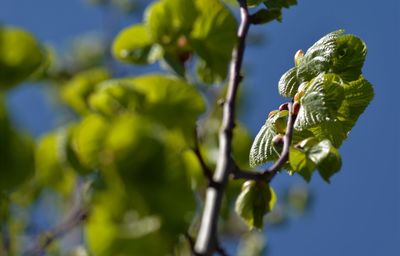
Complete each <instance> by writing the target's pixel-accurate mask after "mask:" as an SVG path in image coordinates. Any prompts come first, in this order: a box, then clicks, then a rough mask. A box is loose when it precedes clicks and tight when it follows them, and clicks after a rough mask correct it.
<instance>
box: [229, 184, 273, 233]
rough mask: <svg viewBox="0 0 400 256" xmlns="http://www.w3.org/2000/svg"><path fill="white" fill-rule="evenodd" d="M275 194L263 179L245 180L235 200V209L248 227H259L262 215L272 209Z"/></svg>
mask: <svg viewBox="0 0 400 256" xmlns="http://www.w3.org/2000/svg"><path fill="white" fill-rule="evenodd" d="M275 202H276V195H275V192H274V191H273V190H272V188H271V187H270V186H269V184H267V183H266V182H264V181H258V182H256V181H246V182H245V183H244V184H243V187H242V192H241V193H240V195H239V197H238V198H237V200H236V205H235V211H236V213H237V214H239V216H240V217H242V218H243V220H244V221H245V222H246V224H247V225H248V226H249V227H250V228H258V229H261V228H262V227H263V219H264V215H265V214H267V213H268V212H270V211H271V210H272V208H273V207H274V205H275Z"/></svg>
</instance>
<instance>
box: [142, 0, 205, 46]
mask: <svg viewBox="0 0 400 256" xmlns="http://www.w3.org/2000/svg"><path fill="white" fill-rule="evenodd" d="M196 17H197V9H196V6H195V3H194V1H187V0H160V1H158V2H155V3H153V4H152V5H150V6H149V7H148V8H147V10H146V14H145V25H146V26H147V28H148V32H149V34H150V38H151V39H152V41H154V42H157V43H159V44H161V45H164V46H165V45H171V44H173V43H174V42H175V41H176V40H177V39H178V38H179V37H180V36H182V35H184V36H187V35H189V33H190V31H191V30H192V26H193V23H194V21H195V19H196Z"/></svg>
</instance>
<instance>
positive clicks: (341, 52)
mask: <svg viewBox="0 0 400 256" xmlns="http://www.w3.org/2000/svg"><path fill="white" fill-rule="evenodd" d="M343 33H344V31H343V30H338V31H335V32H332V33H330V34H328V35H326V36H324V37H323V38H321V39H320V40H318V41H317V42H316V43H315V44H314V45H313V46H311V47H310V48H309V49H308V50H307V52H306V54H305V55H304V57H303V58H302V59H301V60H300V63H299V66H298V72H297V76H298V78H299V80H301V81H309V80H310V79H312V78H313V77H315V76H317V75H318V74H320V73H323V72H325V73H335V74H338V75H340V76H341V78H342V79H343V80H345V81H352V80H356V79H357V78H358V77H359V76H360V74H361V68H362V66H363V64H364V60H365V55H366V53H367V48H366V46H365V43H364V42H363V41H362V40H361V39H359V38H358V37H356V36H354V35H343Z"/></svg>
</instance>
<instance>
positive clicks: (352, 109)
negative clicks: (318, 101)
mask: <svg viewBox="0 0 400 256" xmlns="http://www.w3.org/2000/svg"><path fill="white" fill-rule="evenodd" d="M343 88H344V94H345V98H344V101H343V104H342V106H341V107H340V109H339V114H340V115H341V116H340V119H341V120H342V121H343V125H344V126H345V128H346V129H347V130H348V131H349V130H350V129H351V128H352V127H353V125H354V124H355V123H356V121H357V119H358V117H359V116H360V115H361V114H362V113H363V112H364V110H365V109H366V107H367V106H368V105H369V103H370V102H371V100H372V99H373V97H374V90H373V88H372V85H371V84H370V83H369V82H368V81H367V80H366V79H364V77H362V76H361V77H360V78H359V79H358V80H356V81H352V82H350V83H345V84H343Z"/></svg>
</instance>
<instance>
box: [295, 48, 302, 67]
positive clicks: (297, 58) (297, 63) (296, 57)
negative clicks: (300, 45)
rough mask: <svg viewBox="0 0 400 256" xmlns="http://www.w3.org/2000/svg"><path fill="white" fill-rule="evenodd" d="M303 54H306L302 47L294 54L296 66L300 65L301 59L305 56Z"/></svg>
mask: <svg viewBox="0 0 400 256" xmlns="http://www.w3.org/2000/svg"><path fill="white" fill-rule="evenodd" d="M303 56H304V52H303V50H302V49H300V50H298V51H297V52H296V54H295V55H294V64H295V65H296V66H298V65H299V63H300V60H301V58H303Z"/></svg>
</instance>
